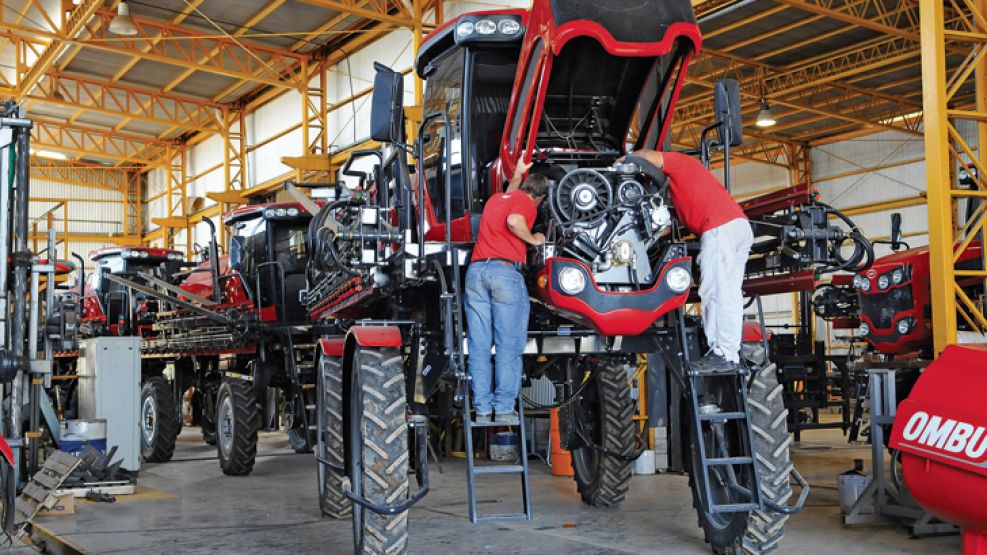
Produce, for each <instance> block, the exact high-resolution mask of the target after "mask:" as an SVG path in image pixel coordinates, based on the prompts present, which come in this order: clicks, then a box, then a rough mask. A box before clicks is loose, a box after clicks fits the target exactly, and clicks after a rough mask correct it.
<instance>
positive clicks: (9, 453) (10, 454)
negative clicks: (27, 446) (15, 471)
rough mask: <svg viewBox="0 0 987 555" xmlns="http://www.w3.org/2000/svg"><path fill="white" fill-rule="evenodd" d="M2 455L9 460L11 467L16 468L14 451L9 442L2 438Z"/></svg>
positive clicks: (0, 444) (0, 443)
mask: <svg viewBox="0 0 987 555" xmlns="http://www.w3.org/2000/svg"><path fill="white" fill-rule="evenodd" d="M0 454H2V455H3V458H4V459H6V460H7V463H8V464H9V465H10V466H14V450H13V449H11V448H10V445H8V444H7V440H6V439H4V437H3V436H0Z"/></svg>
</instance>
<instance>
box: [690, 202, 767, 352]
mask: <svg viewBox="0 0 987 555" xmlns="http://www.w3.org/2000/svg"><path fill="white" fill-rule="evenodd" d="M753 242H754V233H753V232H752V231H751V225H750V222H748V221H747V220H746V219H743V218H738V219H736V220H731V221H729V222H727V223H725V224H723V225H721V226H719V227H715V228H713V229H711V230H709V231H707V232H706V233H703V235H702V238H701V239H700V250H699V271H700V276H699V298H700V299H701V300H702V302H703V330H704V331H705V332H706V340H707V342H708V343H709V347H710V349H711V350H712V351H713V352H715V353H716V354H718V355H720V356H722V357H723V358H725V359H727V360H729V361H731V362H740V340H741V335H742V331H743V327H744V294H743V291H742V289H741V288H742V286H743V283H744V267H745V266H746V265H747V257H748V255H749V254H750V250H751V244H752V243H753Z"/></svg>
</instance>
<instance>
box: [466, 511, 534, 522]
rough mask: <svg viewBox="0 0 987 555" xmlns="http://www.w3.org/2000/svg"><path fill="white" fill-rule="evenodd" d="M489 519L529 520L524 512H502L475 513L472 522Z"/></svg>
mask: <svg viewBox="0 0 987 555" xmlns="http://www.w3.org/2000/svg"><path fill="white" fill-rule="evenodd" d="M489 520H531V518H530V517H529V516H528V515H526V514H525V513H504V514H490V515H477V516H476V519H475V520H474V522H486V521H489Z"/></svg>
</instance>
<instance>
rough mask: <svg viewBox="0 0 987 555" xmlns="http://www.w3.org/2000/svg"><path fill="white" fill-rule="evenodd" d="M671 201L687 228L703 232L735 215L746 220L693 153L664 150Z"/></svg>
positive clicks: (694, 231) (733, 201) (721, 186)
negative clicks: (688, 154) (686, 153)
mask: <svg viewBox="0 0 987 555" xmlns="http://www.w3.org/2000/svg"><path fill="white" fill-rule="evenodd" d="M662 156H664V158H665V168H664V170H665V175H666V176H668V188H669V190H670V191H671V193H672V203H673V204H674V205H675V211H676V212H677V213H678V215H679V218H681V219H682V223H684V224H685V227H687V228H689V230H690V231H692V232H693V233H696V234H700V235H701V234H703V233H705V232H707V231H709V230H711V229H713V228H715V227H719V226H721V225H723V224H725V223H727V222H729V221H732V220H736V219H737V218H743V219H745V220H746V219H747V216H746V215H745V214H744V211H743V210H741V209H740V205H739V204H737V201H735V200H733V197H731V196H730V193H728V192H727V190H726V188H724V187H723V185H722V184H721V183H720V182H719V181H717V180H716V177H714V176H713V174H712V173H710V171H709V170H707V169H706V167H705V166H703V164H702V162H700V161H699V160H696V159H695V158H693V157H692V156H687V155H685V154H681V153H678V152H663V153H662Z"/></svg>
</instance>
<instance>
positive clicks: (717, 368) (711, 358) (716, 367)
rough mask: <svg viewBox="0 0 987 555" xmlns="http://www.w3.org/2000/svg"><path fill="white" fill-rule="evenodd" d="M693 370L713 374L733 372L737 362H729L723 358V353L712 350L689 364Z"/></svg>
mask: <svg viewBox="0 0 987 555" xmlns="http://www.w3.org/2000/svg"><path fill="white" fill-rule="evenodd" d="M691 366H692V370H693V371H694V372H702V373H706V374H715V373H717V372H733V371H735V370H737V363H736V362H730V361H729V360H727V359H725V358H723V355H720V354H717V353H716V352H714V351H710V352H708V353H706V356H704V357H703V358H701V359H699V360H697V361H695V362H693V363H692V364H691Z"/></svg>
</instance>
